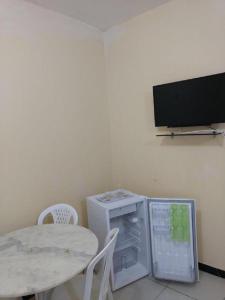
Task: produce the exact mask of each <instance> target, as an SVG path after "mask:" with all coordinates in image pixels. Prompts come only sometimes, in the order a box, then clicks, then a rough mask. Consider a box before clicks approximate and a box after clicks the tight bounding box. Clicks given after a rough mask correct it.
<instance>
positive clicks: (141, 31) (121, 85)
mask: <svg viewBox="0 0 225 300" xmlns="http://www.w3.org/2000/svg"><path fill="white" fill-rule="evenodd" d="M105 43H106V57H107V67H108V91H109V103H110V112H111V135H112V157H113V160H112V164H113V182H114V186H115V187H119V186H122V187H125V188H128V189H131V190H132V191H135V192H139V193H142V194H147V195H150V196H157V197H164V196H166V197H167V196H168V197H173V196H174V197H190V198H194V199H196V200H197V205H198V229H199V230H198V231H199V236H198V239H199V250H200V251H199V252H200V261H201V262H204V263H206V264H209V265H212V266H214V267H218V268H222V269H225V251H224V250H225V237H224V231H225V144H224V138H223V137H222V138H219V137H218V138H212V137H190V138H187V137H186V138H184V137H181V138H174V139H170V138H159V137H158V138H157V137H155V134H157V133H158V132H159V131H158V130H157V129H156V128H155V127H154V114H153V97H152V86H153V85H155V84H160V83H165V82H170V81H175V80H181V79H187V78H192V77H198V76H201V75H202V76H203V75H207V74H213V73H217V72H224V71H225V1H224V0H197V1H196V0H174V1H171V2H169V3H168V4H165V5H163V6H161V7H159V8H157V9H155V10H153V11H149V12H148V13H146V14H143V15H141V16H139V17H137V18H134V19H132V20H130V21H129V22H127V23H124V24H123V25H121V26H119V27H117V28H114V29H112V30H110V31H109V32H107V33H106V34H105Z"/></svg>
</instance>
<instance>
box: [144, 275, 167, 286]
mask: <svg viewBox="0 0 225 300" xmlns="http://www.w3.org/2000/svg"><path fill="white" fill-rule="evenodd" d="M148 278H149V279H150V280H151V281H153V282H156V283H158V284H161V285H162V286H164V287H167V286H168V284H169V283H170V281H167V280H161V279H156V278H154V277H151V276H149V277H148Z"/></svg>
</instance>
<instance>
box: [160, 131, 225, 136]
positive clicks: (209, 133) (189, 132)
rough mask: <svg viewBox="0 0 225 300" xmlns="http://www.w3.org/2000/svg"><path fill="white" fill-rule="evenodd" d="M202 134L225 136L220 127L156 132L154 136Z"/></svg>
mask: <svg viewBox="0 0 225 300" xmlns="http://www.w3.org/2000/svg"><path fill="white" fill-rule="evenodd" d="M204 135H206V136H207V135H211V136H217V135H223V136H225V131H224V130H221V129H204V130H194V131H173V132H170V133H162V134H157V135H156V136H162V137H163V136H165V137H166V136H168V137H175V136H204Z"/></svg>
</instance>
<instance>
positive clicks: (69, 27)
mask: <svg viewBox="0 0 225 300" xmlns="http://www.w3.org/2000/svg"><path fill="white" fill-rule="evenodd" d="M224 37H225V2H224V1H223V0H197V1H196V0H174V1H171V2H170V3H168V4H166V5H163V6H161V7H159V8H157V9H155V10H153V11H150V12H148V13H146V14H143V15H141V16H139V17H137V18H134V19H132V20H130V21H129V22H127V23H124V24H123V25H121V26H119V27H117V28H114V29H112V30H110V31H109V32H107V33H106V34H104V38H105V46H106V47H105V50H106V51H105V54H106V66H107V71H108V72H107V76H108V81H107V89H108V99H109V107H110V122H111V140H112V148H111V146H110V132H109V116H108V107H107V102H106V101H105V100H106V82H105V62H104V48H103V43H102V39H101V34H100V33H99V32H98V31H96V30H95V29H93V28H91V27H89V26H87V25H84V24H82V23H80V22H77V21H75V20H72V19H70V18H67V17H64V16H63V15H60V14H57V13H53V12H50V11H48V10H44V9H41V8H38V7H36V6H33V5H30V4H28V3H25V2H23V1H20V0H10V1H8V0H1V3H0V107H1V109H0V233H4V232H7V231H10V230H13V229H15V228H20V227H24V226H27V225H30V224H34V223H35V221H36V218H37V216H38V214H39V213H40V211H41V210H42V209H43V208H45V207H47V206H48V205H50V204H53V203H57V202H67V203H71V204H72V205H74V206H75V207H76V208H77V210H78V212H79V216H80V219H81V223H85V221H86V215H85V209H84V197H85V196H86V195H89V194H93V193H97V192H102V191H105V190H107V189H110V188H111V187H112V186H114V187H125V188H128V189H131V190H133V191H135V192H139V193H142V194H147V195H150V196H159V197H163V196H168V197H172V196H174V197H190V198H195V199H197V205H198V229H199V248H200V260H201V261H202V262H204V263H207V264H209V265H213V266H215V267H219V268H222V269H225V252H224V249H225V239H224V238H223V236H222V234H221V233H223V232H224V231H225V184H224V178H225V156H224V150H225V149H224V148H225V146H224V140H223V138H219V137H218V138H210V137H197V138H176V139H173V140H171V139H169V138H156V137H155V134H156V133H157V132H158V130H157V129H155V128H154V115H153V106H152V101H153V99H152V85H154V84H160V83H164V82H169V81H174V80H180V79H186V78H190V77H194V76H201V75H206V74H210V73H217V72H224V69H225V55H224V53H225V38H224ZM111 150H112V163H113V164H112V165H111ZM111 170H112V172H113V185H112V180H111V179H112V178H111Z"/></svg>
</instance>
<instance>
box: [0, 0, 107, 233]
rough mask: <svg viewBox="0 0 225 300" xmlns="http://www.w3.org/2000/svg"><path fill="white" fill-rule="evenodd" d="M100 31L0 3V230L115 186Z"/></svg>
mask: <svg viewBox="0 0 225 300" xmlns="http://www.w3.org/2000/svg"><path fill="white" fill-rule="evenodd" d="M105 98H106V97H105V66H104V47H103V42H102V39H101V34H100V33H99V32H98V31H97V30H95V29H93V28H91V27H89V26H87V25H84V24H82V23H80V22H76V21H75V20H72V19H70V18H67V17H64V16H63V15H60V14H57V13H53V12H50V11H48V10H45V9H41V8H38V7H36V6H34V5H30V4H27V3H25V2H24V3H23V1H17V0H10V1H8V0H5V1H4V0H1V3H0V107H1V109H0V154H1V156H0V232H1V233H4V232H8V231H10V230H13V229H15V228H20V227H24V226H27V225H30V224H34V223H35V222H36V219H37V216H38V214H39V213H40V211H41V210H42V209H44V208H45V207H47V206H48V205H50V204H53V203H58V202H67V203H70V204H72V205H74V206H75V208H76V209H77V210H78V212H79V217H80V221H81V223H83V222H85V219H86V217H85V210H84V209H83V208H84V197H85V196H87V195H90V194H93V193H96V192H102V191H104V190H107V189H109V188H110V183H111V162H110V142H109V122H108V116H107V106H106V104H107V103H106V100H105Z"/></svg>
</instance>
